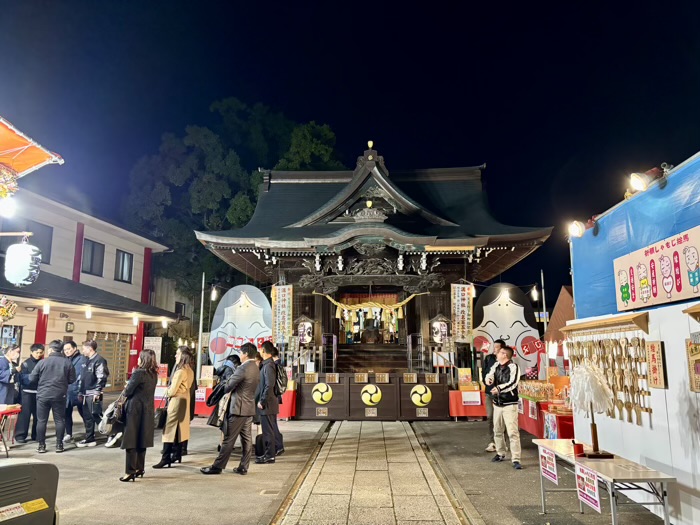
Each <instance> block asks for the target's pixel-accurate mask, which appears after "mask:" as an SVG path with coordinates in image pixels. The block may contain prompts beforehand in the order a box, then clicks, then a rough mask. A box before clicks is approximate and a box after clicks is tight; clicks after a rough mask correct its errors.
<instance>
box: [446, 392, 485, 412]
mask: <svg viewBox="0 0 700 525" xmlns="http://www.w3.org/2000/svg"><path fill="white" fill-rule="evenodd" d="M480 394H481V404H480V405H465V404H463V402H462V392H460V391H459V390H450V417H454V418H458V417H486V394H485V393H484V392H480Z"/></svg>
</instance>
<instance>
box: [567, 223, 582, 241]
mask: <svg viewBox="0 0 700 525" xmlns="http://www.w3.org/2000/svg"><path fill="white" fill-rule="evenodd" d="M585 231H586V225H585V224H583V223H582V222H581V221H574V222H572V223H571V224H569V237H583V233H584V232H585Z"/></svg>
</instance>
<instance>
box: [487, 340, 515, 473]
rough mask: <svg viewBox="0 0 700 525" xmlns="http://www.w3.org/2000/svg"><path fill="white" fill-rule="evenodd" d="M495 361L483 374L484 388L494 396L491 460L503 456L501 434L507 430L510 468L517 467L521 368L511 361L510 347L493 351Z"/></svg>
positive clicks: (502, 458)
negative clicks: (493, 442) (493, 441)
mask: <svg viewBox="0 0 700 525" xmlns="http://www.w3.org/2000/svg"><path fill="white" fill-rule="evenodd" d="M496 359H497V362H496V363H495V364H494V365H493V366H492V367H491V370H489V372H488V373H487V374H486V389H487V390H488V391H490V392H491V395H492V396H493V432H494V437H495V439H496V456H495V457H494V458H493V459H492V461H493V462H500V461H503V460H504V459H505V458H506V445H505V439H504V438H503V435H504V433H505V432H508V438H509V440H510V455H511V461H512V462H513V468H514V469H516V470H520V469H521V468H522V466H521V465H520V428H519V426H518V381H519V380H520V369H519V368H518V365H517V364H515V362H513V349H512V348H510V347H509V346H506V347H505V348H501V349H500V350H499V351H498V353H497V354H496Z"/></svg>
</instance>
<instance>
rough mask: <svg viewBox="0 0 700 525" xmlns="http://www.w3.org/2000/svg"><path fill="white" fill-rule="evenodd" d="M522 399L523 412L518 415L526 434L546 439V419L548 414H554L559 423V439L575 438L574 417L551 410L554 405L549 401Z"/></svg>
mask: <svg viewBox="0 0 700 525" xmlns="http://www.w3.org/2000/svg"><path fill="white" fill-rule="evenodd" d="M520 399H522V405H523V411H522V413H518V425H519V426H520V428H522V429H523V430H524V431H525V432H527V433H529V434H532V435H533V436H535V437H536V438H539V439H544V438H545V437H547V436H545V417H546V414H552V415H554V416H555V417H556V422H557V429H558V431H557V436H556V437H557V438H558V439H566V438H569V439H572V438H573V437H574V416H573V415H564V414H558V413H555V412H553V411H550V410H549V406H550V405H551V404H552V403H550V402H549V401H537V400H535V399H530V398H529V397H525V396H522V395H521V396H520Z"/></svg>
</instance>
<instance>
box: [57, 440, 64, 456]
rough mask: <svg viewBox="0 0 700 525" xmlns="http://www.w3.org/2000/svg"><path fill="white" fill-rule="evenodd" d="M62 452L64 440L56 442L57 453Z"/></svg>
mask: <svg viewBox="0 0 700 525" xmlns="http://www.w3.org/2000/svg"><path fill="white" fill-rule="evenodd" d="M61 452H63V442H62V441H61V442H58V443H56V453H57V454H60V453H61Z"/></svg>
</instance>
